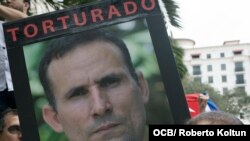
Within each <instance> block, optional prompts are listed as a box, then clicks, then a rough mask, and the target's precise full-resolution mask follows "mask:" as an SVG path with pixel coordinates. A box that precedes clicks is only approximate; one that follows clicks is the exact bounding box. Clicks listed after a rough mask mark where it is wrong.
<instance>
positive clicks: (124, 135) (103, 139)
mask: <svg viewBox="0 0 250 141" xmlns="http://www.w3.org/2000/svg"><path fill="white" fill-rule="evenodd" d="M131 136H132V135H131V134H129V133H128V131H127V130H126V129H125V128H123V127H114V128H113V129H109V130H103V131H100V132H97V133H95V134H93V141H133V140H132V139H131Z"/></svg>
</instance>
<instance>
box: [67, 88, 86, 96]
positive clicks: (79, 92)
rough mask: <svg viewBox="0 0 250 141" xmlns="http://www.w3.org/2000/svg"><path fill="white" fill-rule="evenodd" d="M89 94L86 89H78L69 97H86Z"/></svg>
mask: <svg viewBox="0 0 250 141" xmlns="http://www.w3.org/2000/svg"><path fill="white" fill-rule="evenodd" d="M87 93H88V90H86V89H84V88H77V89H75V90H74V91H73V92H72V93H71V94H70V96H69V98H73V97H77V96H84V95H86V94H87Z"/></svg>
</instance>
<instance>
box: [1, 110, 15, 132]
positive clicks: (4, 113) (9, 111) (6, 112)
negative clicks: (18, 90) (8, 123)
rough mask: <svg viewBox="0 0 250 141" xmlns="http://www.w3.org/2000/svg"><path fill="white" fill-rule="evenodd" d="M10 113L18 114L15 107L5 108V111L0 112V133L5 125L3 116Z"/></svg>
mask: <svg viewBox="0 0 250 141" xmlns="http://www.w3.org/2000/svg"><path fill="white" fill-rule="evenodd" d="M8 114H11V115H16V116H17V115H18V114H17V110H16V109H12V108H7V109H6V110H5V111H3V112H2V113H1V118H0V133H2V132H3V129H4V127H5V117H6V115H8Z"/></svg>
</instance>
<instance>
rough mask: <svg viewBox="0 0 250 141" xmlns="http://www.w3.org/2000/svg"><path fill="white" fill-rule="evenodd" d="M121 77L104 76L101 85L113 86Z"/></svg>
mask: <svg viewBox="0 0 250 141" xmlns="http://www.w3.org/2000/svg"><path fill="white" fill-rule="evenodd" d="M120 81H121V79H120V78H117V77H108V78H105V79H104V80H103V81H102V82H101V83H100V86H101V87H104V88H105V87H115V86H117V85H118V84H119V83H120Z"/></svg>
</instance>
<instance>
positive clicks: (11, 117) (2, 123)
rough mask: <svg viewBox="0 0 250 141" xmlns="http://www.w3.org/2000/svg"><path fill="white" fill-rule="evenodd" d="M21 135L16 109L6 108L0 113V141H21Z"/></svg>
mask: <svg viewBox="0 0 250 141" xmlns="http://www.w3.org/2000/svg"><path fill="white" fill-rule="evenodd" d="M21 140H22V133H21V131H20V123H19V119H18V114H17V110H16V109H12V108H7V109H6V110H5V111H3V112H2V113H1V118H0V141H21Z"/></svg>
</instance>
